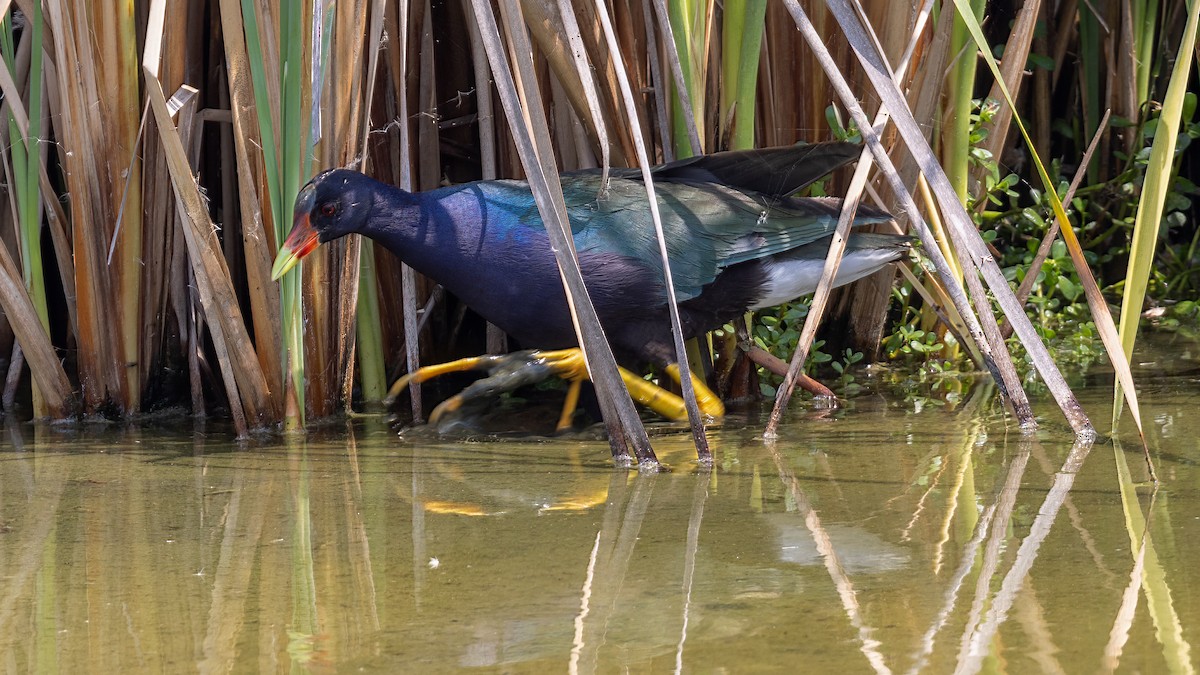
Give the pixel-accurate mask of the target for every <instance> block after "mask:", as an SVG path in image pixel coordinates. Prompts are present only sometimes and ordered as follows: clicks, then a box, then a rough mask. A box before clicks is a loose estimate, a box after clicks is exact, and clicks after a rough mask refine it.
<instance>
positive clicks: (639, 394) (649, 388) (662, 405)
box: [617, 367, 687, 422]
mask: <svg viewBox="0 0 1200 675" xmlns="http://www.w3.org/2000/svg"><path fill="white" fill-rule="evenodd" d="M617 370H619V371H621V379H622V380H624V381H625V388H626V389H628V390H629V395H630V396H631V397H632V398H633V400H634V401H637V402H638V403H640V404H642V405H644V406H646V407H647V408H649V409H651V410H653V411H654V412H656V413H658V414H659V415H662V416H663V417H665V418H667V419H669V420H672V421H675V422H679V421H683V420H686V419H687V409H686V408H685V407H684V406H683V399H681V398H679V397H678V396H676V395H675V394H672V393H671V392H669V391H667V390H666V389H663V388H662V387H660V386H658V385H657V384H654V383H653V382H648V381H646V380H644V379H642V378H640V377H638V376H637V375H635V374H633V373H631V372H629V371H628V370H625V369H624V368H620V367H618V368H617Z"/></svg>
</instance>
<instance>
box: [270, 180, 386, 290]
mask: <svg viewBox="0 0 1200 675" xmlns="http://www.w3.org/2000/svg"><path fill="white" fill-rule="evenodd" d="M372 182H373V181H372V179H370V178H367V177H366V176H364V175H363V174H361V173H358V172H357V171H349V170H347V169H333V170H331V171H325V172H323V173H320V174H318V175H317V176H316V177H315V178H313V179H312V180H311V181H309V182H308V185H305V186H304V187H303V188H302V189H301V190H300V193H299V194H297V195H296V206H295V209H294V210H293V212H292V232H291V234H289V235H288V238H287V240H286V241H284V242H283V245H282V246H280V247H279V255H277V256H275V265H274V266H273V267H272V268H271V278H272V279H279V278H280V277H282V276H283V275H284V274H285V273H287V272H288V271H289V270H290V269H292V268H293V267H295V266H296V263H298V262H300V259H301V258H303V257H304V256H306V255H308V254H309V253H312V252H313V251H314V250H316V248H317V246H319V245H320V244H324V243H325V242H328V241H333V240H334V239H337V238H339V237H344V236H346V235H347V234H350V233H352V232H359V231H360V230H361V228H362V226H363V224H364V223H365V222H366V220H367V218H368V216H370V213H371V208H372V204H373V201H374V200H373V197H372V190H371V183H372Z"/></svg>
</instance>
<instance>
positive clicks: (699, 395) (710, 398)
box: [667, 363, 725, 417]
mask: <svg viewBox="0 0 1200 675" xmlns="http://www.w3.org/2000/svg"><path fill="white" fill-rule="evenodd" d="M667 374H668V375H670V376H671V379H673V380H675V381H676V382H679V364H678V363H672V364H671V365H669V366H667ZM691 376H692V387H693V388H695V390H696V403H698V404H699V405H700V412H702V413H704V414H705V415H708V416H709V417H724V416H725V404H724V403H722V402H721V399H720V397H718V396H717V395H716V394H715V393H714V392H713V390H712V389H709V388H708V385H707V384H705V383H704V382H703V381H702V380H701V379H700V378H698V377H696V374H695V373H691Z"/></svg>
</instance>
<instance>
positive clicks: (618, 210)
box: [564, 178, 889, 300]
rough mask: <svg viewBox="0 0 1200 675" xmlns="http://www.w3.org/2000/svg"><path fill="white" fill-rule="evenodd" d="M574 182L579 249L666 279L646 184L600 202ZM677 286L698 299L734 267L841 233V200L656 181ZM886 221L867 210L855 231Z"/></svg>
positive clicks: (627, 184)
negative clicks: (625, 259) (613, 256)
mask: <svg viewBox="0 0 1200 675" xmlns="http://www.w3.org/2000/svg"><path fill="white" fill-rule="evenodd" d="M592 183H593V181H582V180H576V181H572V182H571V188H570V189H569V190H567V191H566V192H564V196H565V197H566V198H567V207H568V211H569V215H570V218H571V222H572V229H573V230H574V232H575V246H576V249H577V250H578V251H579V252H580V253H581V254H582V253H585V252H589V251H605V252H612V253H619V254H622V255H627V256H630V257H634V258H637V259H638V260H641V261H642V262H643V263H644V264H645V265H646V266H647V267H648V268H652V269H655V270H658V271H659V272H661V270H662V263H661V255H660V253H659V248H658V241H657V239H656V238H655V235H654V223H653V221H652V220H651V215H650V209H649V203H648V202H647V201H646V189H645V186H644V185H643V184H642V182H641V181H638V180H627V179H621V178H615V179H613V180H611V181H610V183H609V190H608V192H607V194H606V195H605V196H604V197H602V198H599V199H598V198H597V197H596V190H595V188H597V187H599V180H598V179H596V180H595V181H594V187H593V185H592ZM654 188H655V192H656V194H657V197H658V203H659V214H660V216H661V218H662V224H663V233H664V235H665V236H666V241H667V251H668V255H669V257H670V261H671V273H672V279H673V280H674V281H675V290H676V295H677V297H678V298H679V300H687V299H690V298H693V297H696V296H697V295H699V294H700V291H701V289H702V288H703V287H704V286H705V285H707V284H709V283H711V282H712V281H713V280H714V279H716V277H717V274H719V273H720V271H721V270H722V269H723V268H725V267H728V266H730V265H736V264H738V263H741V262H746V261H749V260H755V259H758V258H763V257H766V256H770V255H774V254H776V253H781V252H783V251H787V250H790V249H793V248H797V247H799V246H804V245H805V244H810V243H812V242H813V241H816V240H817V239H820V238H822V237H824V236H826V235H828V234H830V233H831V232H833V230H834V228H835V227H836V225H837V217H838V212H839V210H840V208H841V202H840V200H836V199H812V198H809V199H795V198H786V197H768V196H766V195H762V194H759V193H754V192H744V191H741V190H737V189H733V188H729V187H726V186H723V185H718V184H713V183H692V182H670V181H658V182H655V184H654ZM888 219H889V217H888V216H887V215H886V214H883V213H879V212H876V211H867V210H864V211H863V212H862V213H860V215H859V218H858V219H857V222H856V224H862V223H866V222H884V221H886V220H888Z"/></svg>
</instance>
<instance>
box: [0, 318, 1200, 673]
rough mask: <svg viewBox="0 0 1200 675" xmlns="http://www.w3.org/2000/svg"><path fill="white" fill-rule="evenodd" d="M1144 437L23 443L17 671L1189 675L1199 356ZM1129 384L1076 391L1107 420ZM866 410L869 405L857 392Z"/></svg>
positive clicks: (1166, 353) (7, 556)
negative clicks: (645, 458)
mask: <svg viewBox="0 0 1200 675" xmlns="http://www.w3.org/2000/svg"><path fill="white" fill-rule="evenodd" d="M1138 371H1139V372H1138V376H1139V379H1140V381H1141V382H1143V383H1144V384H1143V390H1142V405H1143V408H1144V420H1145V423H1146V428H1147V434H1148V439H1149V441H1148V442H1149V445H1150V448H1151V451H1152V456H1153V459H1154V462H1155V464H1156V468H1157V470H1158V472H1159V477H1160V479H1161V483H1160V485H1159V487H1158V489H1157V490H1153V489H1152V488H1151V486H1150V485H1149V484H1148V483H1147V482H1146V481H1147V469H1146V463H1145V461H1144V460H1143V457H1142V454H1141V448H1140V444H1139V443H1138V442H1137V440H1136V434H1135V433H1133V432H1132V427H1131V425H1128V424H1126V425H1125V426H1123V427H1122V433H1121V434H1119V435H1118V437H1117V440H1116V441H1113V440H1108V439H1105V440H1101V441H1098V442H1097V443H1095V444H1093V445H1087V444H1076V443H1073V442H1072V441H1073V439H1072V437H1071V435H1070V434H1069V432H1068V430H1067V428H1066V427H1065V424H1064V423H1063V422H1062V418H1061V416H1060V415H1059V414H1058V413H1057V411H1056V409H1055V408H1054V407H1053V404H1052V403H1051V402H1050V401H1049V400H1048V397H1046V396H1042V397H1039V398H1040V399H1041V400H1039V401H1037V402H1036V405H1037V409H1038V412H1039V415H1040V419H1041V421H1042V422H1043V424H1042V428H1041V430H1040V431H1039V432H1038V433H1036V434H1034V435H1032V436H1031V435H1023V434H1022V433H1021V432H1020V431H1019V430H1018V429H1017V428H1016V427H1015V425H1014V424H1013V423H1012V421H1011V419H1009V418H1007V417H1006V416H1005V415H1004V413H1003V410H1002V408H1001V407H1000V406H999V404H998V402H996V401H995V399H994V396H993V395H992V394H991V390H990V388H988V387H976V388H973V389H969V390H967V392H966V393H965V394H964V395H963V396H962V397H961V399H959V400H957V401H956V402H955V403H954V404H948V403H945V402H944V401H938V400H937V399H913V398H907V399H906V398H905V397H904V396H902V395H899V394H897V393H895V392H889V393H888V394H886V395H884V394H879V393H871V394H867V395H863V396H860V397H858V398H856V399H854V400H853V401H851V402H850V404H849V405H847V406H845V407H844V408H843V409H841V410H838V411H836V412H834V413H818V412H814V411H812V410H811V409H810V408H809V407H808V406H807V404H800V403H797V404H795V405H794V406H793V411H792V414H791V416H790V419H789V421H788V423H787V424H786V425H785V426H784V427H783V428H782V430H781V432H782V433H781V437H780V439H779V440H778V442H776V443H774V444H766V443H764V442H763V441H762V440H761V439H760V437H759V430H760V429H761V421H760V420H758V419H756V418H753V417H752V418H744V417H743V418H737V417H732V418H731V419H730V420H729V421H728V423H727V424H726V425H725V427H724V428H722V429H719V430H715V431H714V432H713V434H712V440H713V447H714V450H715V454H716V466H715V468H714V469H713V470H712V471H702V470H699V469H698V467H697V466H696V465H695V464H694V463H693V462H692V461H691V454H692V450H691V447H690V443H689V437H688V436H687V435H686V434H678V433H676V434H667V435H663V436H660V437H658V438H656V449H657V451H658V452H659V455H660V457H662V459H663V460H664V461H666V462H667V463H668V464H670V465H671V466H672V468H673V471H671V472H670V473H663V474H658V475H639V474H638V473H636V472H630V471H627V470H619V469H613V468H612V466H611V463H610V461H609V458H608V447H607V445H606V444H605V443H603V442H596V441H585V440H578V441H574V440H570V441H563V440H557V441H553V442H507V441H506V442H464V441H441V440H436V439H433V438H431V437H430V436H429V435H427V434H420V433H418V434H406V435H405V436H404V437H403V438H398V437H397V435H396V434H395V432H394V431H393V430H392V429H391V428H390V427H389V426H388V425H387V423H386V422H385V421H383V420H382V419H378V418H368V419H361V420H355V421H353V422H352V423H349V424H347V425H345V426H338V427H336V428H326V429H323V430H318V431H315V432H313V433H312V434H310V435H309V437H308V438H307V439H306V440H292V441H284V440H281V439H279V438H277V437H275V438H270V437H268V438H261V439H256V440H252V441H249V442H244V443H240V444H238V443H234V442H232V441H231V439H230V436H229V435H228V434H227V433H226V431H225V430H223V429H211V428H210V430H209V431H205V430H203V429H196V430H193V429H191V428H186V429H184V428H181V427H185V426H187V425H180V424H177V423H172V424H170V425H165V426H164V425H143V426H140V427H137V428H120V429H116V428H111V427H104V426H86V425H85V426H82V427H72V428H50V427H33V426H30V425H19V424H10V425H8V426H7V427H6V429H5V433H6V437H5V439H4V443H3V446H2V447H0V671H2V672H12V673H21V672H28V671H33V670H37V671H55V670H57V671H59V672H71V673H76V672H104V673H113V672H190V671H199V672H217V671H220V672H229V671H235V672H279V671H289V670H310V671H316V672H333V671H360V670H365V671H380V672H446V671H461V670H478V671H481V672H615V671H630V672H670V671H676V670H681V671H685V672H770V671H779V672H796V671H797V670H798V669H801V668H802V669H804V670H806V671H809V672H915V671H920V672H952V671H954V670H955V669H956V668H957V669H960V670H962V671H964V672H975V671H980V670H982V671H985V672H1011V673H1028V672H1097V671H1101V672H1102V671H1109V670H1117V671H1121V672H1193V670H1194V667H1195V663H1196V662H1197V656H1196V652H1195V650H1194V649H1192V647H1191V645H1192V644H1194V643H1195V642H1196V641H1197V640H1200V634H1198V632H1197V631H1198V630H1200V584H1197V583H1196V581H1197V578H1198V577H1197V573H1196V571H1195V561H1196V560H1197V559H1200V493H1198V490H1197V488H1198V487H1200V471H1198V470H1197V461H1198V460H1200V451H1198V450H1197V444H1196V442H1195V439H1196V437H1197V436H1198V435H1200V414H1198V413H1200V407H1198V406H1197V404H1196V399H1197V394H1198V393H1200V352H1198V351H1197V350H1196V348H1195V347H1194V346H1192V345H1189V344H1187V343H1178V342H1170V341H1168V342H1166V343H1164V344H1163V345H1162V346H1161V348H1160V349H1158V350H1155V351H1153V352H1151V353H1150V355H1149V356H1145V357H1143V358H1142V363H1141V364H1140V365H1139V368H1138ZM1110 382H1111V378H1110V377H1105V376H1103V375H1099V376H1093V378H1092V379H1091V380H1090V381H1089V384H1088V385H1087V386H1086V387H1083V388H1081V389H1080V392H1081V395H1082V396H1083V398H1084V405H1085V408H1086V409H1087V410H1088V412H1089V414H1090V415H1091V417H1092V419H1093V420H1094V421H1095V422H1096V424H1097V426H1098V427H1102V428H1107V424H1108V420H1109V417H1110V415H1111V384H1110ZM868 391H870V388H868Z"/></svg>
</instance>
